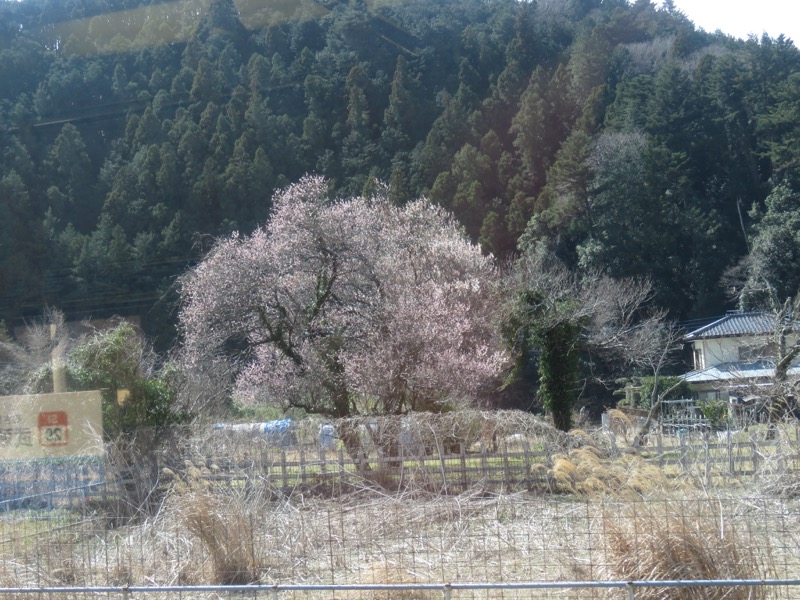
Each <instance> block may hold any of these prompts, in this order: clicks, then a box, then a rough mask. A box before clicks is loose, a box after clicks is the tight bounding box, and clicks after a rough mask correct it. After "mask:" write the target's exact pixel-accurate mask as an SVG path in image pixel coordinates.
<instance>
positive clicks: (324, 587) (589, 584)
mask: <svg viewBox="0 0 800 600" xmlns="http://www.w3.org/2000/svg"><path fill="white" fill-rule="evenodd" d="M762 586H800V579H697V580H665V581H654V580H637V581H519V582H494V583H476V582H473V583H468V582H464V583H391V584H389V583H359V584H258V585H255V584H254V585H186V586H179V585H165V586H158V585H153V586H133V585H132V586H74V587H50V586H47V587H0V597H2V596H4V595H6V594H66V593H71V594H74V593H87V594H95V593H102V594H120V595H122V597H123V598H127V597H129V596H131V595H133V594H139V593H150V594H152V593H156V594H157V593H165V594H166V593H182V594H190V593H192V592H239V593H248V592H249V593H258V592H262V593H263V592H272V594H273V597H274V598H277V597H278V594H279V593H281V592H310V591H314V592H326V591H331V592H336V591H401V590H402V591H440V592H442V593H443V594H444V598H445V599H449V598H450V593H451V592H454V591H463V590H537V589H539V590H547V589H578V588H606V589H608V588H619V589H623V590H627V591H628V598H629V599H631V600H633V599H635V590H636V589H637V588H664V587H669V588H682V587H762Z"/></svg>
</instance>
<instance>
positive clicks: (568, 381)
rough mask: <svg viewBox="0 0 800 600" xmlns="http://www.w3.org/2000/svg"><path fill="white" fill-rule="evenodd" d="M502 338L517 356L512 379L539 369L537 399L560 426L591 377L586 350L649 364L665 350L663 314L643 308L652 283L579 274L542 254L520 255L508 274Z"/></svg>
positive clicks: (568, 424) (569, 422)
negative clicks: (533, 366) (532, 366)
mask: <svg viewBox="0 0 800 600" xmlns="http://www.w3.org/2000/svg"><path fill="white" fill-rule="evenodd" d="M508 289H509V291H510V295H509V302H508V305H507V308H506V311H505V316H504V322H503V326H502V331H503V337H504V339H505V342H506V344H507V346H508V347H509V349H510V350H511V351H512V352H513V354H514V356H515V365H514V367H513V368H512V370H511V372H510V374H509V377H508V380H507V383H512V382H514V381H515V380H516V379H518V378H520V377H523V376H525V375H526V373H527V374H529V373H530V372H531V371H530V369H528V367H529V364H530V363H531V362H533V363H535V365H536V369H535V371H534V372H535V374H536V378H537V381H536V390H537V391H536V400H537V401H538V403H539V404H540V405H541V406H542V407H543V408H544V409H545V411H546V412H547V413H548V414H549V415H551V416H552V418H553V424H554V425H555V426H556V427H557V428H558V429H561V430H563V431H568V430H569V429H570V428H571V427H572V413H573V410H574V408H575V406H576V402H577V400H578V398H579V396H580V391H581V389H582V388H583V387H584V386H585V384H586V381H587V379H589V378H592V377H600V376H601V374H600V373H597V372H595V373H592V372H591V371H590V370H587V368H585V367H587V366H588V365H589V364H591V362H592V361H591V360H589V361H587V360H585V359H586V358H587V356H591V355H594V356H595V357H599V358H600V359H602V358H614V359H616V361H617V362H618V363H619V364H620V365H628V366H631V365H646V364H647V363H648V362H649V361H652V360H653V359H654V357H657V356H659V354H660V353H661V352H662V350H663V349H662V347H661V341H662V340H663V339H664V338H663V336H662V335H661V334H662V332H663V327H662V319H663V314H661V313H658V312H655V313H654V312H649V311H647V310H646V306H647V303H648V301H649V300H650V298H651V296H652V291H651V288H650V284H649V282H647V281H645V280H637V279H621V280H614V279H611V278H610V277H608V276H604V275H600V274H597V273H592V274H578V273H576V272H573V271H570V270H569V269H568V268H567V267H566V266H565V265H564V264H563V263H560V262H559V261H558V260H557V259H554V258H553V257H552V256H551V255H549V254H545V253H543V252H530V253H528V254H526V255H524V256H523V257H522V258H520V259H519V260H518V261H517V263H516V264H515V265H514V268H513V270H512V272H511V273H510V275H509V282H508Z"/></svg>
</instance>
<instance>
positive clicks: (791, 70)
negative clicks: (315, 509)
mask: <svg viewBox="0 0 800 600" xmlns="http://www.w3.org/2000/svg"><path fill="white" fill-rule="evenodd" d="M798 169H800V53H798V50H797V48H796V47H795V45H794V44H793V42H792V41H791V40H788V39H784V38H783V37H779V38H777V39H772V38H769V37H766V36H765V37H763V38H761V39H755V38H752V39H749V40H746V41H742V40H738V39H735V38H732V37H728V36H726V35H724V34H723V33H720V32H717V33H707V32H704V31H702V30H699V29H698V28H696V27H695V26H694V25H693V23H692V22H690V21H689V20H688V19H687V18H686V17H685V16H684V15H683V14H682V13H680V12H679V11H677V10H675V9H674V8H673V7H672V5H671V3H669V2H668V3H666V5H665V7H663V8H657V7H656V6H655V5H654V4H653V3H651V2H650V1H649V0H636V1H634V2H632V3H629V2H626V1H625V0H538V1H536V0H534V1H530V2H521V1H517V0H291V1H284V0H263V1H256V0H236V1H235V2H234V0H211V1H210V2H208V1H207V0H175V1H171V2H162V1H160V0H144V1H140V0H58V1H55V0H23V1H21V2H11V1H2V2H0V290H2V293H0V319H3V320H4V321H5V322H6V324H10V323H14V322H18V321H19V320H20V319H23V318H28V317H30V316H32V315H40V314H41V313H42V310H43V309H44V307H47V306H51V307H58V308H60V309H62V310H63V311H65V313H66V314H67V315H69V316H72V317H77V318H80V317H82V316H86V315H89V314H91V315H93V316H102V315H106V316H107V315H111V314H117V315H122V316H126V315H140V316H141V317H142V319H143V323H144V325H145V329H146V331H148V332H149V333H150V334H151V335H153V336H154V337H158V339H159V341H160V343H162V344H168V343H169V342H170V341H171V339H172V337H173V336H174V329H173V323H174V321H175V315H176V302H177V301H176V298H177V295H176V290H175V282H176V278H177V277H178V276H179V275H180V274H182V273H184V272H185V271H186V269H187V268H188V267H190V266H191V265H193V264H195V263H196V262H197V261H198V260H199V259H200V258H201V257H202V256H203V253H204V251H206V250H207V249H208V247H209V246H210V244H212V243H213V240H214V239H215V238H216V237H217V236H220V235H225V234H228V233H230V232H232V231H240V232H243V233H248V232H250V231H252V230H253V229H254V228H255V226H256V225H257V224H263V223H264V222H265V221H266V220H267V219H268V217H269V214H270V198H271V197H272V195H273V193H274V192H275V191H276V190H278V189H281V188H283V187H285V186H286V185H288V184H290V183H292V182H295V181H297V180H299V179H300V178H301V177H302V176H303V175H304V174H307V173H313V174H318V175H322V176H324V177H325V178H326V179H328V180H329V181H330V182H331V185H332V186H333V187H334V191H335V193H336V194H337V195H339V196H342V197H348V196H354V195H361V194H369V192H370V189H371V188H373V187H374V186H376V185H377V184H378V182H384V183H386V184H389V185H390V186H391V187H390V190H391V192H390V195H391V200H392V201H393V202H396V203H398V204H404V203H406V202H408V201H409V200H411V199H414V198H417V197H419V196H422V195H425V196H428V197H429V198H430V199H431V200H432V201H434V202H436V203H438V204H441V205H443V206H444V207H446V208H448V209H449V210H451V211H452V212H453V213H454V214H455V215H456V216H457V218H458V219H459V220H460V221H461V223H462V224H463V226H464V228H465V230H466V232H467V233H468V235H469V236H470V237H471V238H472V240H473V241H475V242H479V243H480V244H481V246H482V248H483V250H484V251H485V252H486V253H492V254H493V255H495V256H497V257H498V258H500V259H507V258H511V257H513V256H514V255H515V254H517V253H519V252H521V251H524V250H526V249H531V248H534V247H537V248H542V249H545V250H546V251H547V252H550V253H552V254H555V255H557V256H558V257H559V258H561V259H562V260H563V261H564V262H565V263H566V264H567V265H568V266H569V267H571V268H573V269H576V270H583V271H587V272H588V271H599V272H602V273H604V274H607V275H610V276H611V277H615V278H617V277H628V276H649V277H650V278H651V279H652V281H653V285H654V290H655V298H654V301H655V303H656V304H657V305H659V306H660V307H662V308H665V309H667V310H668V311H669V314H670V316H671V317H672V318H674V319H689V318H696V317H704V316H709V315H714V314H719V313H721V312H723V311H724V310H725V309H728V308H735V307H737V306H742V307H745V308H746V307H752V306H763V305H768V304H770V303H773V304H774V303H781V302H783V301H784V300H785V299H786V298H787V297H791V296H794V295H795V294H797V292H798V287H800V177H798V174H799V171H798Z"/></svg>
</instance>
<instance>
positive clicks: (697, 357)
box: [694, 348, 706, 371]
mask: <svg viewBox="0 0 800 600" xmlns="http://www.w3.org/2000/svg"><path fill="white" fill-rule="evenodd" d="M705 366H706V361H705V360H703V351H702V350H701V349H700V348H695V349H694V368H695V370H696V371H699V370H700V369H704V368H705Z"/></svg>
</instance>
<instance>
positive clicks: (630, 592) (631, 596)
mask: <svg viewBox="0 0 800 600" xmlns="http://www.w3.org/2000/svg"><path fill="white" fill-rule="evenodd" d="M627 588H628V600H636V596H635V593H634V589H635V588H634V587H633V582H632V581H629V582H628V585H627Z"/></svg>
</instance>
